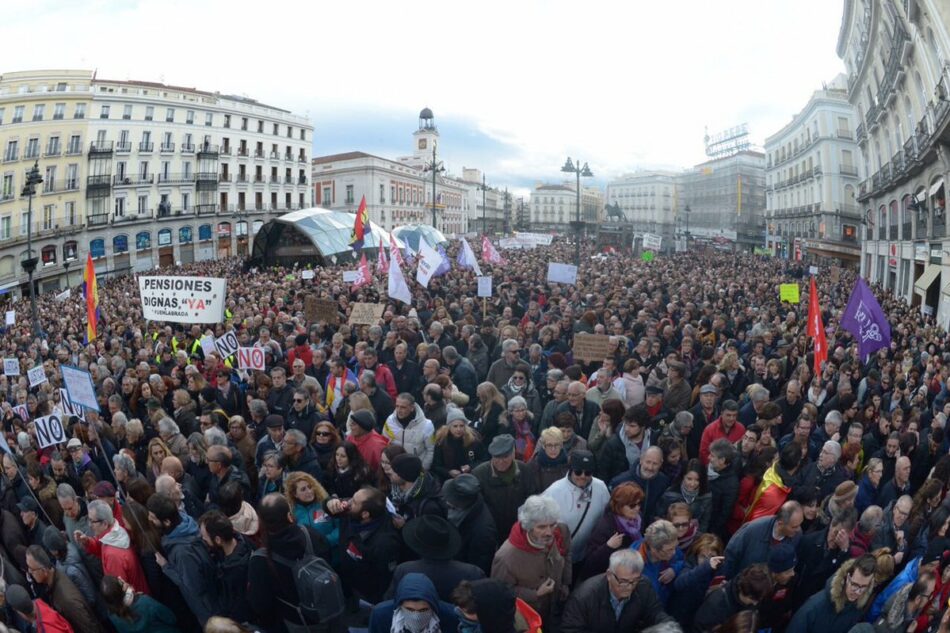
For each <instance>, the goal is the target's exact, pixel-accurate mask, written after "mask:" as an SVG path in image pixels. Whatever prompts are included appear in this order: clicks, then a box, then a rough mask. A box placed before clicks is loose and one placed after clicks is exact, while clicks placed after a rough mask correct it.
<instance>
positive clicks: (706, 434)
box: [699, 417, 745, 466]
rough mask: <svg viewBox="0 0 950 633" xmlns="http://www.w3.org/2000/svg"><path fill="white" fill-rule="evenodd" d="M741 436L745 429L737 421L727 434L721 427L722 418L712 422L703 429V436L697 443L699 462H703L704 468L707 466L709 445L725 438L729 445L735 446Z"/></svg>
mask: <svg viewBox="0 0 950 633" xmlns="http://www.w3.org/2000/svg"><path fill="white" fill-rule="evenodd" d="M743 435H745V427H744V426H743V425H742V423H741V422H739V421H738V420H737V421H736V423H735V424H733V425H732V428H731V429H729V432H728V433H726V430H725V428H724V427H723V426H722V417H719V418H718V419H716V420H713V422H712V424H710V425H709V426H707V427H706V428H705V429H703V436H702V439H701V440H700V441H699V459H700V461H702V462H703V465H704V466H705V465H708V464H709V445H710V444H712V443H713V442H715V441H716V440H721V439H723V438H725V439H727V440H729V442H730V443H732V444H735V443H736V442H738V441H739V440H741V439H742V436H743Z"/></svg>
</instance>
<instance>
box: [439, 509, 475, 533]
mask: <svg viewBox="0 0 950 633" xmlns="http://www.w3.org/2000/svg"><path fill="white" fill-rule="evenodd" d="M446 506H447V508H448V512H447V513H446V514H447V516H446V518H447V519H448V520H449V523H451V524H452V525H454V526H455V527H457V528H458V527H462V522H464V521H465V519H466V518H468V515H470V514H471V513H472V509H473V508H474V507H475V506H474V505H473V506H472V507H471V508H456V507H455V506H452V505H448V504H446Z"/></svg>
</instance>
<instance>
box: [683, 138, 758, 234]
mask: <svg viewBox="0 0 950 633" xmlns="http://www.w3.org/2000/svg"><path fill="white" fill-rule="evenodd" d="M678 182H679V195H680V200H679V205H680V209H681V213H680V214H679V216H678V218H677V221H678V224H679V226H680V230H683V231H684V232H686V231H688V232H689V234H690V239H692V240H694V241H695V242H698V243H704V242H708V243H720V244H723V245H725V244H728V243H731V244H734V245H735V247H736V248H738V249H741V250H752V249H753V248H754V247H761V246H762V244H763V243H764V237H765V154H763V153H761V152H756V151H749V150H745V151H739V152H736V153H735V154H733V155H731V156H726V157H723V158H716V159H713V160H709V161H706V162H705V163H701V164H699V165H696V166H695V167H693V168H692V169H688V170H686V171H685V172H683V173H682V174H681V175H680V176H679V179H678Z"/></svg>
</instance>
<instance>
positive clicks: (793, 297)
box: [778, 284, 799, 303]
mask: <svg viewBox="0 0 950 633" xmlns="http://www.w3.org/2000/svg"><path fill="white" fill-rule="evenodd" d="M778 298H779V299H780V300H781V301H787V302H789V303H798V301H799V297H798V284H781V285H779V287H778Z"/></svg>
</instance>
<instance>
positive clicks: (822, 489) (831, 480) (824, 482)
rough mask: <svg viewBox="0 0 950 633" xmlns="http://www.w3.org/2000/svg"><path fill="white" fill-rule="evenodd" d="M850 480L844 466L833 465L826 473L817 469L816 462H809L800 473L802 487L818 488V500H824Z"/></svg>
mask: <svg viewBox="0 0 950 633" xmlns="http://www.w3.org/2000/svg"><path fill="white" fill-rule="evenodd" d="M848 479H850V477H848V471H846V470H845V468H844V466H842V465H841V464H838V463H835V465H834V466H833V467H832V468H831V469H830V470H828V471H827V472H821V471H820V470H819V469H818V462H811V463H809V464H808V465H807V466H805V468H804V470H803V471H802V484H801V485H802V487H803V488H818V498H819V499H824V498H825V497H827V496H828V495H830V494H834V491H835V488H837V487H838V484H841V483H843V482H845V481H847V480H848Z"/></svg>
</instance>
